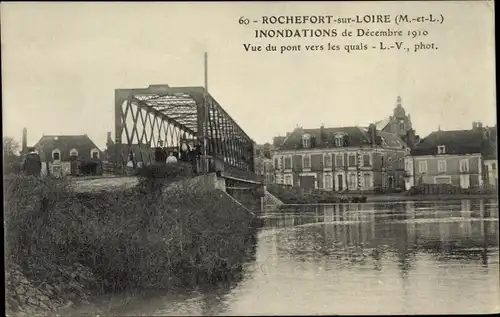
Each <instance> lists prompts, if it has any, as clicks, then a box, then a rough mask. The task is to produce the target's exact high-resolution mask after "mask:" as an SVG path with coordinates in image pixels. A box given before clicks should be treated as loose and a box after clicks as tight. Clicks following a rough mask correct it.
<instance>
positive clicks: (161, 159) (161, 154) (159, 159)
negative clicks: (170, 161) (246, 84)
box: [155, 140, 167, 163]
mask: <svg viewBox="0 0 500 317" xmlns="http://www.w3.org/2000/svg"><path fill="white" fill-rule="evenodd" d="M166 160H167V153H165V150H164V149H163V141H162V140H160V141H158V146H157V147H156V149H155V162H156V163H165V161H166Z"/></svg>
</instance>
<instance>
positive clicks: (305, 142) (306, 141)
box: [302, 134, 311, 149]
mask: <svg viewBox="0 0 500 317" xmlns="http://www.w3.org/2000/svg"><path fill="white" fill-rule="evenodd" d="M302 146H303V147H304V148H305V149H307V148H310V147H311V135H309V134H304V135H303V136H302Z"/></svg>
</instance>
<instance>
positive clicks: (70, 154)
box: [69, 149, 78, 156]
mask: <svg viewBox="0 0 500 317" xmlns="http://www.w3.org/2000/svg"><path fill="white" fill-rule="evenodd" d="M69 156H78V150H77V149H72V150H70V151H69Z"/></svg>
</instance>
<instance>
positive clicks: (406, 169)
mask: <svg viewBox="0 0 500 317" xmlns="http://www.w3.org/2000/svg"><path fill="white" fill-rule="evenodd" d="M405 171H407V172H410V161H405Z"/></svg>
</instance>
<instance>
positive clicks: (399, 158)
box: [273, 124, 408, 191]
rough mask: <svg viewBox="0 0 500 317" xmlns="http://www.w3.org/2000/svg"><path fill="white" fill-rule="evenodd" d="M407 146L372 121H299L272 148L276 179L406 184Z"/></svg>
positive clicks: (354, 185) (335, 187) (369, 186)
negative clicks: (307, 125) (309, 124)
mask: <svg viewBox="0 0 500 317" xmlns="http://www.w3.org/2000/svg"><path fill="white" fill-rule="evenodd" d="M407 151H408V148H407V145H406V144H405V142H404V141H403V140H402V139H401V137H400V136H398V135H397V134H395V133H390V132H384V131H378V130H377V129H376V126H375V124H371V125H370V126H369V127H367V128H366V127H358V126H353V127H339V128H325V127H323V126H321V127H320V128H317V129H303V128H301V127H297V128H296V129H295V130H294V131H292V132H290V133H287V136H286V137H285V138H284V139H283V140H282V143H281V144H280V145H279V146H278V147H277V148H276V150H275V151H273V161H274V167H275V181H276V183H281V184H287V185H292V186H297V187H302V188H304V189H324V190H329V191H346V190H348V191H358V190H362V191H371V190H376V189H381V190H385V189H392V188H394V189H395V188H404V157H405V154H406V153H407Z"/></svg>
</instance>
